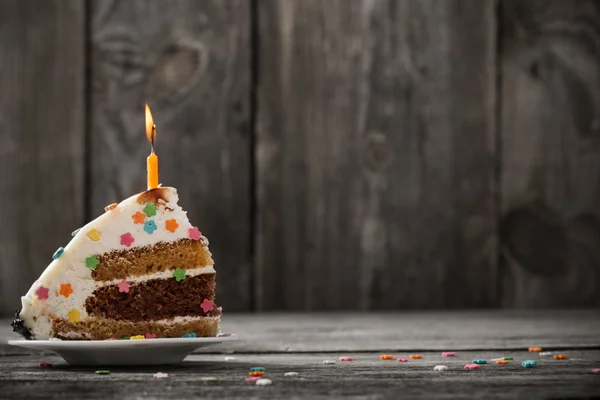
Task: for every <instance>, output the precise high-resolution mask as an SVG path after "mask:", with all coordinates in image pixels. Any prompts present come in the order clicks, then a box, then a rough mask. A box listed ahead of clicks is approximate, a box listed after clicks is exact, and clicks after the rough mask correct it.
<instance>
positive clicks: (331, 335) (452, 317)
mask: <svg viewBox="0 0 600 400" xmlns="http://www.w3.org/2000/svg"><path fill="white" fill-rule="evenodd" d="M499 327H501V329H499ZM222 330H223V331H224V332H232V333H235V334H237V335H239V336H240V339H241V340H240V341H238V342H228V343H225V344H223V345H215V346H210V347H207V348H206V349H201V350H200V351H202V352H208V353H221V352H229V351H234V352H236V353H273V352H284V353H298V352H366V351H417V350H419V351H445V350H460V351H466V350H478V351H479V350H481V351H483V350H523V349H527V348H529V347H531V346H541V347H543V348H545V349H546V350H547V351H550V350H557V349H565V348H571V349H575V348H590V347H595V348H600V337H599V336H598V334H597V333H598V331H600V315H598V313H597V312H595V311H593V310H587V311H573V310H571V311H558V310H548V311H540V310H538V311H515V310H508V311H499V310H494V311H485V312H411V313H368V314H359V313H311V314H299V313H264V314H261V313H259V314H231V313H230V314H227V315H225V316H224V318H223V324H222ZM8 337H16V335H14V334H12V332H10V331H9V325H8V321H1V320H0V354H2V353H4V354H6V353H8V352H10V353H20V354H23V353H28V352H29V350H27V349H19V348H15V347H8V346H6V339H7V338H8ZM365 338H368V340H366V339H365ZM3 342H4V346H3ZM3 350H4V351H3Z"/></svg>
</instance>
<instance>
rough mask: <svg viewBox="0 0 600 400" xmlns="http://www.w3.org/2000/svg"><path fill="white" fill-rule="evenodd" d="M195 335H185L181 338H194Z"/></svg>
mask: <svg viewBox="0 0 600 400" xmlns="http://www.w3.org/2000/svg"><path fill="white" fill-rule="evenodd" d="M195 337H196V334H195V333H186V334H185V335H183V336H182V338H195Z"/></svg>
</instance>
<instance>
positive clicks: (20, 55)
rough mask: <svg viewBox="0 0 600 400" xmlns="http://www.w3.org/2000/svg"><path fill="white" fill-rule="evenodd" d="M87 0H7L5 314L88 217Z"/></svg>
mask: <svg viewBox="0 0 600 400" xmlns="http://www.w3.org/2000/svg"><path fill="white" fill-rule="evenodd" d="M84 11H85V10H84V2H81V1H78V0H48V1H42V2H40V1H35V0H7V1H1V2H0V54H2V56H1V57H0V88H1V89H0V132H1V136H2V145H1V146H0V171H2V174H0V221H2V226H3V228H2V229H1V230H0V315H9V314H14V311H15V309H17V308H20V304H21V302H20V297H21V296H22V295H23V294H25V292H26V291H27V290H28V289H29V287H30V286H31V284H32V283H33V281H34V280H35V279H37V277H38V276H39V275H40V274H41V272H42V271H43V270H44V268H46V266H47V265H48V264H49V263H50V261H52V257H51V256H52V254H53V253H54V251H55V250H56V249H57V248H58V247H59V246H64V245H65V244H66V243H67V242H68V241H69V240H70V239H71V236H70V233H71V232H72V231H73V229H75V228H77V227H78V226H80V224H81V223H82V222H83V219H84V216H83V213H84V211H83V207H84V206H83V199H84V182H83V175H84V164H83V150H84V144H83V142H84V137H83V134H84V104H85V102H84V79H85V77H84V72H85V44H84V42H85V35H84V23H85V16H84V14H85V12H84Z"/></svg>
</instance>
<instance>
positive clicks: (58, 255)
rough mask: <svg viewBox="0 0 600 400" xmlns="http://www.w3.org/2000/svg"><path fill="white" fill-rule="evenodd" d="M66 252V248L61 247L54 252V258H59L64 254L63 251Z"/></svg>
mask: <svg viewBox="0 0 600 400" xmlns="http://www.w3.org/2000/svg"><path fill="white" fill-rule="evenodd" d="M64 252H65V249H63V248H62V247H59V248H58V249H57V250H56V251H55V252H54V254H52V258H53V259H55V260H58V257H60V256H61V255H62V253H64Z"/></svg>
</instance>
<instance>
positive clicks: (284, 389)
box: [0, 351, 600, 400]
mask: <svg viewBox="0 0 600 400" xmlns="http://www.w3.org/2000/svg"><path fill="white" fill-rule="evenodd" d="M568 354H569V356H570V357H571V359H568V360H554V359H552V358H550V359H548V358H544V359H539V360H538V366H537V367H536V368H533V369H525V368H523V367H521V365H520V362H521V361H522V360H524V359H531V358H536V357H537V356H532V355H531V354H530V353H527V352H519V353H513V352H508V353H507V352H465V353H458V354H457V357H450V358H448V357H441V356H440V355H439V353H435V354H428V353H424V354H423V359H421V360H410V362H408V363H405V364H400V363H398V362H396V361H395V360H394V361H381V360H379V353H365V354H350V355H352V356H354V357H355V360H354V361H352V362H344V363H338V364H337V365H323V363H322V362H323V360H325V359H331V358H334V359H336V358H337V355H331V354H296V355H290V354H279V355H277V354H275V355H273V354H268V355H256V354H246V355H242V356H237V359H236V360H234V361H227V362H226V361H224V357H223V356H222V355H218V356H217V355H211V356H207V355H194V356H191V357H188V358H187V359H186V361H184V362H183V363H181V364H179V365H176V366H161V367H136V368H110V371H111V374H110V375H96V374H95V373H94V371H95V370H96V368H81V367H79V368H70V367H68V366H67V365H65V364H64V363H62V362H61V361H60V359H59V358H58V357H56V356H52V355H48V356H46V357H44V358H40V356H29V357H0V393H2V396H3V398H7V399H15V400H17V399H27V400H29V399H38V398H39V399H57V400H66V399H80V398H82V397H85V398H86V399H102V400H105V399H136V398H144V399H177V400H179V399H197V398H198V397H199V396H202V397H203V398H211V399H213V398H218V399H240V400H245V399H248V398H269V399H270V398H273V399H282V398H294V399H309V400H313V399H330V398H336V399H339V398H343V399H356V400H364V399H397V398H399V396H401V398H402V399H432V398H435V399H457V398H503V399H514V398H525V399H548V398H561V399H562V398H569V399H572V398H577V399H583V398H592V397H593V398H596V396H599V395H600V382H599V377H598V374H593V373H592V372H591V371H592V368H596V367H597V366H598V363H599V362H600V351H585V352H581V351H572V352H569V353H568ZM344 355H347V354H344ZM402 356H407V354H402ZM502 356H512V357H513V358H514V359H515V361H513V362H510V364H507V365H496V364H488V365H484V366H482V367H481V368H480V369H479V370H477V371H465V370H464V365H465V364H467V363H470V362H471V360H473V359H476V358H481V359H492V358H498V357H502ZM538 358H539V357H538ZM40 360H43V361H45V362H49V363H52V364H53V367H52V368H39V367H38V366H37V364H38V363H39V362H40ZM437 364H444V365H446V366H448V370H447V371H446V372H443V373H440V372H435V371H434V370H433V368H434V366H435V365H437ZM259 365H260V366H262V367H264V368H265V369H266V374H265V377H266V378H268V379H270V380H271V381H272V382H273V384H272V385H271V386H267V387H260V386H257V385H256V384H255V383H254V382H246V381H245V380H244V377H247V376H248V371H249V369H250V368H251V367H254V366H259ZM159 371H160V372H163V373H168V374H169V377H168V378H167V379H160V380H159V379H154V378H153V377H152V375H153V374H155V373H156V372H159ZM290 371H294V372H298V376H296V377H286V376H284V374H285V373H286V372H290ZM207 377H212V378H213V379H214V380H211V381H206V380H202V378H207Z"/></svg>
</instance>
